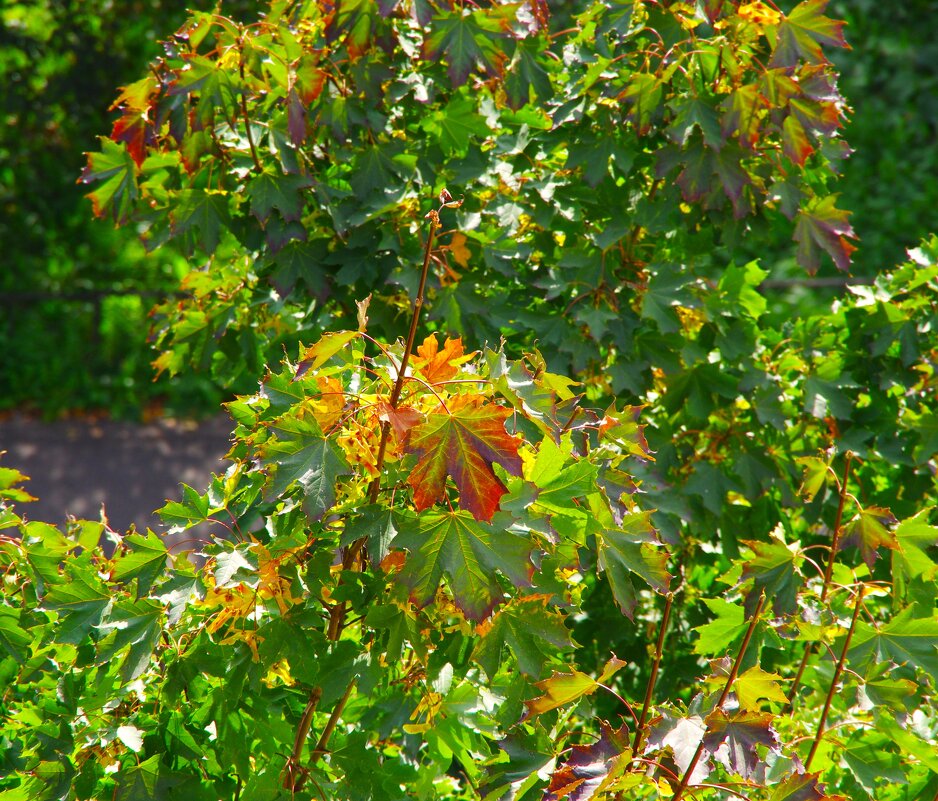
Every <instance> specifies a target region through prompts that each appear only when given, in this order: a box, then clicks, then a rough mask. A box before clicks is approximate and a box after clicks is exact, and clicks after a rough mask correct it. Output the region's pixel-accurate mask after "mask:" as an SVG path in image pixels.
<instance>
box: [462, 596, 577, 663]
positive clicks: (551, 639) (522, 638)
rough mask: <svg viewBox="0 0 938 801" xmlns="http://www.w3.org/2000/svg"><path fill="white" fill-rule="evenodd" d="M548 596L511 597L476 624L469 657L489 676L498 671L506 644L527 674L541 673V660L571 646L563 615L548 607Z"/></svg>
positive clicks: (545, 659) (543, 660) (542, 661)
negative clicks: (496, 610) (491, 614)
mask: <svg viewBox="0 0 938 801" xmlns="http://www.w3.org/2000/svg"><path fill="white" fill-rule="evenodd" d="M549 600H550V596H547V595H529V596H527V597H524V598H517V599H514V600H512V601H509V602H508V604H507V605H505V606H504V607H502V608H501V609H500V610H499V611H498V612H496V613H495V614H494V615H493V616H492V618H491V619H490V620H487V621H485V622H484V623H482V624H481V625H480V626H479V627H478V629H477V633H478V634H480V635H481V636H480V639H479V641H478V643H477V644H476V647H475V649H474V650H473V651H472V658H473V659H474V660H475V661H476V662H478V663H479V664H480V665H481V666H482V669H483V670H485V672H486V674H487V675H488V677H489V678H490V679H491V678H493V677H494V676H495V673H496V672H497V671H498V667H499V665H500V664H501V655H502V650H503V648H504V647H505V646H507V647H508V648H509V649H510V650H511V652H512V653H513V654H514V656H515V659H516V660H517V662H518V669H519V670H520V671H521V672H522V673H525V674H527V675H529V676H538V675H540V673H541V670H542V668H543V665H544V663H545V662H546V661H547V660H548V659H550V657H551V656H552V655H553V654H555V653H556V652H557V651H558V650H559V651H569V650H571V649H572V648H573V641H572V640H571V639H570V632H569V630H568V629H567V627H566V625H565V623H564V617H563V615H561V614H560V613H559V612H556V611H553V610H551V609H548V607H547V604H548V601H549Z"/></svg>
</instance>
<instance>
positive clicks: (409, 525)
mask: <svg viewBox="0 0 938 801" xmlns="http://www.w3.org/2000/svg"><path fill="white" fill-rule="evenodd" d="M394 546H395V547H396V548H406V549H407V550H408V552H409V553H408V556H407V561H406V562H405V564H404V568H403V569H402V570H401V573H400V576H399V580H400V581H401V582H403V584H404V585H405V586H407V587H408V588H409V589H410V592H411V597H412V598H413V600H414V602H415V603H417V604H419V605H420V606H426V605H427V604H428V603H430V601H432V600H433V598H434V596H435V595H436V590H437V587H438V586H439V585H440V581H441V580H442V579H443V577H444V576H445V577H446V581H447V584H448V586H449V588H450V591H451V592H452V594H453V600H454V601H455V602H456V606H458V607H459V608H460V609H461V610H462V611H463V612H464V613H465V615H466V617H467V618H469V619H470V620H482V619H483V618H484V617H486V615H488V614H489V612H491V611H492V609H493V608H494V607H495V606H496V605H497V604H498V603H499V602H500V601H501V600H502V597H503V593H502V590H501V589H500V587H499V586H498V582H497V581H496V580H495V571H496V570H497V571H499V572H500V573H502V574H503V575H504V576H505V577H506V578H507V579H508V580H509V581H510V582H511V583H512V584H514V585H515V586H516V587H522V586H530V584H531V576H532V575H533V573H534V565H533V563H532V562H531V551H532V550H533V546H532V544H531V542H530V541H529V540H527V539H525V538H523V537H518V536H516V535H514V534H509V533H508V532H503V531H498V532H496V531H493V530H492V529H491V528H490V527H487V526H485V527H484V526H482V525H481V524H480V523H479V522H477V521H476V520H475V519H473V517H472V516H471V515H469V514H467V513H466V512H461V511H460V512H451V511H438V510H433V511H430V512H427V513H426V514H422V515H416V516H402V518H401V519H400V520H399V521H398V534H397V536H396V537H395V539H394Z"/></svg>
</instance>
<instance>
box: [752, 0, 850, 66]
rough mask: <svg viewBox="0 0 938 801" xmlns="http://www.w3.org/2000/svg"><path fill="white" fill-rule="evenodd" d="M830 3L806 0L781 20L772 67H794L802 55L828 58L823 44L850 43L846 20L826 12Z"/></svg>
mask: <svg viewBox="0 0 938 801" xmlns="http://www.w3.org/2000/svg"><path fill="white" fill-rule="evenodd" d="M827 3H828V0H804V2H802V3H799V4H798V5H797V6H795V7H794V8H793V9H792V12H791V13H790V14H788V15H787V16H786V17H785V18H784V19H783V20H782V22H781V24H780V25H779V27H778V41H777V42H776V45H775V51H774V52H773V53H772V60H771V61H770V62H769V66H770V67H794V66H795V65H796V64H797V63H798V61H799V59H802V60H804V61H807V62H809V63H818V62H825V61H826V59H825V58H824V52H823V51H822V50H821V46H822V45H830V46H833V47H847V46H848V45H847V41H846V39H844V34H843V27H844V23H843V22H841V21H839V20H832V19H830V18H829V17H825V16H824V10H825V9H826V8H827Z"/></svg>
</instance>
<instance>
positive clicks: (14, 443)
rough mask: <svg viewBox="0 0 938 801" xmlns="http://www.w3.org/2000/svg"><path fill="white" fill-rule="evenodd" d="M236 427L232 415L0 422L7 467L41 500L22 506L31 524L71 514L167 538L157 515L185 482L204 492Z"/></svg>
mask: <svg viewBox="0 0 938 801" xmlns="http://www.w3.org/2000/svg"><path fill="white" fill-rule="evenodd" d="M231 428H232V423H231V421H230V420H229V418H228V417H227V416H223V415H222V416H218V417H214V418H211V419H209V420H205V421H201V422H198V423H196V422H193V421H179V420H156V421H153V422H149V423H143V424H139V423H126V422H118V421H114V420H109V419H103V418H95V417H88V416H85V417H75V418H71V419H67V420H58V421H55V422H44V421H42V420H38V419H34V418H30V417H24V416H22V415H13V416H10V417H4V418H2V419H0V451H6V453H5V454H4V455H3V456H2V457H0V465H2V466H3V467H13V468H16V469H17V470H19V471H20V472H22V473H25V474H26V475H28V476H29V477H30V479H31V480H30V481H29V482H27V484H26V485H25V486H24V489H26V490H27V491H29V492H30V493H31V494H33V495H35V496H37V497H38V498H39V500H38V501H36V502H35V503H29V504H22V505H19V504H18V505H17V511H18V512H19V514H21V515H24V516H26V517H27V518H28V519H29V520H43V521H46V522H49V523H54V524H57V525H58V524H61V523H63V522H64V521H65V518H66V515H74V516H75V517H77V518H86V519H91V520H97V519H99V517H100V515H101V509H102V506H103V507H104V510H105V514H106V515H107V518H108V521H109V523H110V525H111V527H112V528H113V529H115V530H117V531H126V529H127V528H128V527H129V526H130V524H131V523H133V524H135V525H136V526H137V528H138V529H139V530H141V531H144V530H146V528H147V527H150V528H152V529H153V530H154V531H157V532H160V533H161V532H163V531H164V530H165V527H164V526H163V525H162V523H161V522H160V520H159V517H157V516H156V515H155V514H153V512H154V510H155V509H158V508H159V507H160V506H162V505H163V504H164V503H165V502H166V500H167V499H170V500H177V499H179V497H180V488H179V485H180V483H186V484H189V485H190V486H192V487H195V488H196V489H198V490H199V491H203V490H204V489H205V487H206V485H207V482H208V480H209V478H210V477H211V474H212V473H213V472H214V473H221V472H223V471H224V470H225V468H226V466H227V463H226V462H224V461H223V459H222V457H223V456H224V454H225V453H226V452H227V450H228V444H229V443H228V436H229V433H230V431H231Z"/></svg>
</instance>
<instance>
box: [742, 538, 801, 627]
mask: <svg viewBox="0 0 938 801" xmlns="http://www.w3.org/2000/svg"><path fill="white" fill-rule="evenodd" d="M743 542H744V543H745V544H746V545H748V546H749V547H750V548H752V551H753V555H752V556H751V557H750V558H748V559H746V560H745V563H744V564H743V572H742V576H741V579H740V581H749V580H750V579H752V589H751V590H750V591H749V592H748V593H747V594H746V605H745V609H746V614H747V615H749V614H751V613H752V610H753V609H754V608H755V606H756V603H757V601H758V600H759V596H760V595H761V594H762V593H763V592H765V596H766V598H767V599H769V600H771V602H772V609H773V610H774V611H775V614H777V615H791V614H794V613H795V612H796V611H797V609H798V590H799V589H800V588H801V586H802V585H803V584H804V579H803V577H802V575H801V571H800V567H801V563H802V562H803V561H804V557H803V556H802V554H801V550H800V545H799V543H797V542H794V543H792V544H790V545H789V544H787V543H786V542H785V541H784V540H783V539H782V538H781V537H779V536H778V535H777V534H772V535H771V537H769V541H768V542H756V541H753V540H743Z"/></svg>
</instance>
